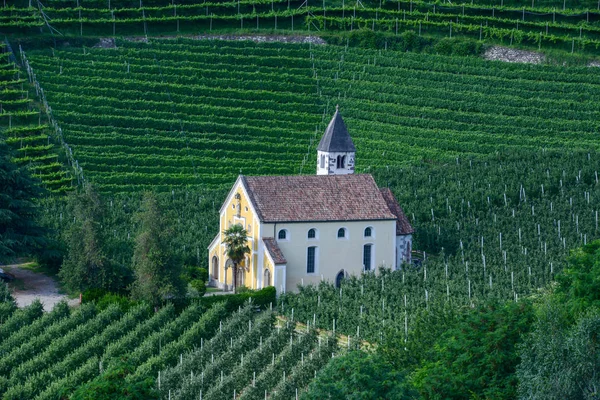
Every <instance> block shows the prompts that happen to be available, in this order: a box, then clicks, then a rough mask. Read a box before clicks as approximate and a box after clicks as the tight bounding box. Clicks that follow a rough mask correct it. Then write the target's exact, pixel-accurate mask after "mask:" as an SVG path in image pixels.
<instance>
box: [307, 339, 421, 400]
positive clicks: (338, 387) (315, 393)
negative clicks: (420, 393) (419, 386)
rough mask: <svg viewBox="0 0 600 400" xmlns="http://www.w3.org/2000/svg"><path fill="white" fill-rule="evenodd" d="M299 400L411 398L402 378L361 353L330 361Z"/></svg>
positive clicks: (381, 361)
mask: <svg viewBox="0 0 600 400" xmlns="http://www.w3.org/2000/svg"><path fill="white" fill-rule="evenodd" d="M301 398H302V400H325V399H332V400H384V399H386V400H387V399H395V400H405V399H414V398H417V397H416V393H415V392H414V391H413V390H412V389H411V388H410V386H409V385H408V383H407V381H406V378H405V376H404V375H403V374H402V373H401V372H399V371H397V370H395V369H394V368H393V367H392V365H390V364H388V363H387V362H385V361H384V359H383V358H382V357H380V356H378V355H376V354H371V353H367V352H364V351H360V350H355V351H351V352H349V353H347V354H344V355H340V356H338V357H335V358H332V359H331V360H330V361H329V363H328V364H327V365H326V366H325V367H324V368H323V369H322V370H321V371H320V372H319V373H318V375H317V377H316V379H314V380H313V381H312V382H311V384H310V385H309V387H308V390H307V391H306V393H304V394H303V395H302V397H301Z"/></svg>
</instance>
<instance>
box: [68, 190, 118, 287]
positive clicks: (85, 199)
mask: <svg viewBox="0 0 600 400" xmlns="http://www.w3.org/2000/svg"><path fill="white" fill-rule="evenodd" d="M69 205H70V208H71V215H73V220H72V221H69V222H70V226H69V227H68V228H67V230H66V232H65V242H66V245H67V254H66V257H65V259H64V261H63V265H62V267H61V270H60V272H59V277H60V279H61V280H62V282H63V283H64V285H65V287H66V288H67V290H69V291H71V292H83V291H86V290H89V289H104V290H107V291H117V290H118V289H119V288H120V285H121V281H122V279H123V271H122V267H120V266H119V265H118V264H117V263H115V262H114V261H113V260H111V259H109V257H108V256H107V254H106V240H105V237H104V232H103V229H102V223H103V218H104V206H103V204H102V201H101V198H100V196H99V195H98V194H97V193H96V192H95V191H94V189H93V188H92V186H91V185H87V186H86V187H85V188H84V189H83V190H81V191H79V192H74V193H72V194H71V195H70V198H69Z"/></svg>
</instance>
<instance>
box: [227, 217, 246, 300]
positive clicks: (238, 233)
mask: <svg viewBox="0 0 600 400" xmlns="http://www.w3.org/2000/svg"><path fill="white" fill-rule="evenodd" d="M223 235H225V237H224V238H223V243H225V246H226V248H227V249H226V250H225V254H226V255H227V257H229V258H230V259H231V262H233V290H234V292H235V293H237V287H238V284H237V275H238V274H237V272H238V269H239V268H240V264H241V263H242V261H243V260H244V258H245V257H246V254H249V253H250V247H248V231H246V230H245V229H244V227H243V226H241V225H239V224H235V225H231V227H229V228H228V229H225V230H224V231H223Z"/></svg>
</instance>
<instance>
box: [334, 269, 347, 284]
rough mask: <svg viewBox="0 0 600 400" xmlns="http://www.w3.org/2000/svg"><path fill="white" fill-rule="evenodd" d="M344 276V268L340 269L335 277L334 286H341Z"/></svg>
mask: <svg viewBox="0 0 600 400" xmlns="http://www.w3.org/2000/svg"><path fill="white" fill-rule="evenodd" d="M345 277H346V273H345V272H344V270H341V271H340V272H338V274H337V275H336V277H335V287H336V288H339V287H340V286H342V281H343V280H344V278H345Z"/></svg>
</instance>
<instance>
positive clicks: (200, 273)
mask: <svg viewBox="0 0 600 400" xmlns="http://www.w3.org/2000/svg"><path fill="white" fill-rule="evenodd" d="M181 277H182V279H183V280H185V281H186V282H191V281H193V280H196V279H199V280H201V281H202V282H206V281H208V270H207V269H206V268H201V267H195V266H193V265H186V266H185V267H184V268H183V274H182V275H181Z"/></svg>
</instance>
